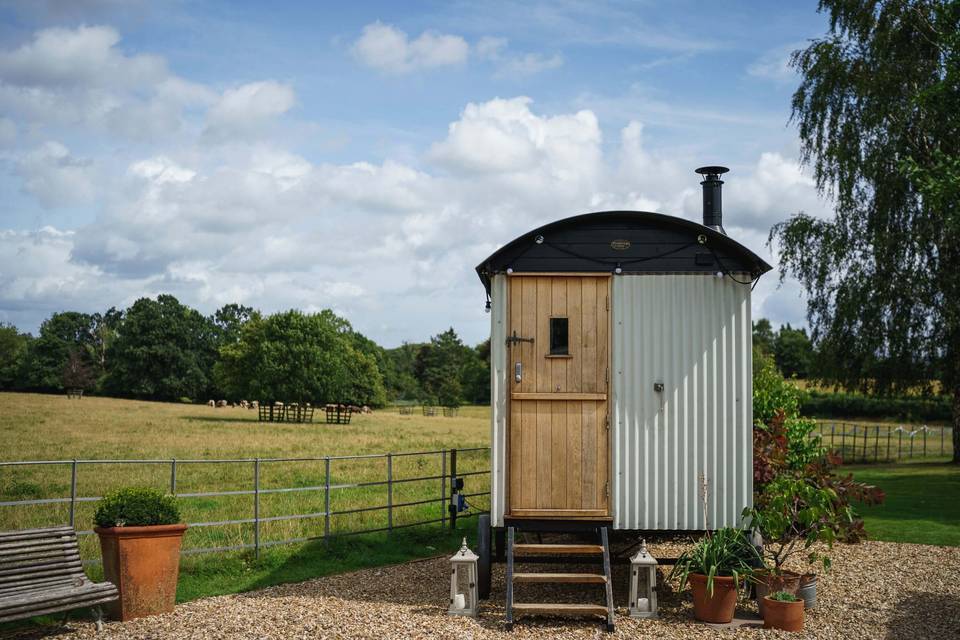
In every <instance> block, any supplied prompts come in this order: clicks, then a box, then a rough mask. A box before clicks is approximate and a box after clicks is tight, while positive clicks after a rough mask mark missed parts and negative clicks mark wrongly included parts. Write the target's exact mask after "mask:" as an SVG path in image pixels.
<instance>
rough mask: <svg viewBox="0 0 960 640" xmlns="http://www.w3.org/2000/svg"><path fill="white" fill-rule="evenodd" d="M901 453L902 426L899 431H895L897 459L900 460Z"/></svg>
mask: <svg viewBox="0 0 960 640" xmlns="http://www.w3.org/2000/svg"><path fill="white" fill-rule="evenodd" d="M902 455H903V427H902V426H901V427H900V431H897V460H898V461H899V460H900V457H901V456H902Z"/></svg>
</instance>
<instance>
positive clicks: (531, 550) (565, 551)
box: [513, 544, 603, 556]
mask: <svg viewBox="0 0 960 640" xmlns="http://www.w3.org/2000/svg"><path fill="white" fill-rule="evenodd" d="M513 553H514V555H518V556H522V555H554V554H556V555H561V554H562V555H584V554H587V555H602V554H603V545H599V544H515V545H513Z"/></svg>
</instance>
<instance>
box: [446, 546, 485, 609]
mask: <svg viewBox="0 0 960 640" xmlns="http://www.w3.org/2000/svg"><path fill="white" fill-rule="evenodd" d="M478 559H479V558H478V556H477V554H475V553H474V552H473V551H470V549H468V548H467V539H466V538H464V539H463V544H462V545H461V546H460V550H459V551H457V552H456V553H455V554H453V556H452V557H451V558H450V609H449V610H448V611H447V613H449V614H450V615H452V616H473V617H476V615H477V560H478Z"/></svg>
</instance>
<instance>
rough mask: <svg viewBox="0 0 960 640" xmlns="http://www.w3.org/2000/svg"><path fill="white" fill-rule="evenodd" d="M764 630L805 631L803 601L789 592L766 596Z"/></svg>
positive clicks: (778, 592)
mask: <svg viewBox="0 0 960 640" xmlns="http://www.w3.org/2000/svg"><path fill="white" fill-rule="evenodd" d="M763 599H764V601H765V606H764V613H763V628H764V629H780V630H782V631H803V600H801V599H800V598H798V597H797V596H795V595H793V594H792V593H789V592H787V591H777V592H775V593H773V594H771V595H768V596H764V598H763Z"/></svg>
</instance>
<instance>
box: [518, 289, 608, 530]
mask: <svg viewBox="0 0 960 640" xmlns="http://www.w3.org/2000/svg"><path fill="white" fill-rule="evenodd" d="M609 288H610V277H609V276H608V275H606V274H601V275H598V276H592V275H582V276H581V275H577V276H572V275H556V276H554V275H524V274H513V275H511V276H510V281H509V322H508V328H507V335H508V339H507V340H508V344H509V348H508V350H507V353H508V355H509V363H510V379H511V383H510V391H511V392H510V411H509V424H508V431H507V433H508V455H509V473H508V476H509V482H508V503H507V504H508V512H509V514H510V515H511V516H514V517H537V518H577V517H581V518H598V517H608V516H609V515H610V509H609V484H608V469H609V428H608V423H607V408H608V407H607V387H608V384H609V383H608V380H609V372H608V364H609V348H608V340H609V335H610V332H609V316H610V312H609V306H610V303H609V299H610V298H609ZM564 339H565V341H566V345H565V347H566V348H564V344H563V343H564ZM518 377H519V380H518Z"/></svg>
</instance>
